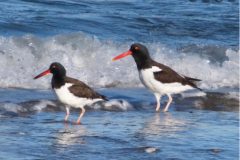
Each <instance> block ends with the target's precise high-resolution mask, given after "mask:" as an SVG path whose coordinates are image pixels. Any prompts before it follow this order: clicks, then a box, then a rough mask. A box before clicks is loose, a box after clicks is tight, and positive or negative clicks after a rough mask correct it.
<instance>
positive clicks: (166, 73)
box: [113, 43, 201, 112]
mask: <svg viewBox="0 0 240 160" xmlns="http://www.w3.org/2000/svg"><path fill="white" fill-rule="evenodd" d="M128 55H132V56H133V58H134V60H135V62H136V64H137V68H138V72H139V78H140V80H141V82H142V83H143V85H144V86H145V87H146V88H148V89H149V90H150V91H152V92H153V94H154V95H155V97H156V100H157V107H156V111H160V101H161V97H162V95H165V94H166V95H167V96H168V98H169V100H168V103H167V104H166V107H165V108H164V112H166V111H168V108H169V106H170V104H171V102H172V96H171V95H172V94H176V93H180V92H183V91H186V90H190V89H199V90H201V89H200V88H198V87H197V85H196V84H195V82H197V81H201V80H200V79H196V78H191V77H187V76H184V75H181V74H179V73H177V72H175V71H174V70H173V69H171V68H170V67H168V66H166V65H163V64H161V63H158V62H156V61H154V60H153V59H152V58H151V57H150V55H149V52H148V49H147V48H146V47H145V46H144V45H142V44H139V43H135V44H133V45H131V48H130V50H129V51H127V52H124V53H122V54H120V55H118V56H116V57H115V58H113V61H115V60H118V59H121V58H123V57H126V56H128Z"/></svg>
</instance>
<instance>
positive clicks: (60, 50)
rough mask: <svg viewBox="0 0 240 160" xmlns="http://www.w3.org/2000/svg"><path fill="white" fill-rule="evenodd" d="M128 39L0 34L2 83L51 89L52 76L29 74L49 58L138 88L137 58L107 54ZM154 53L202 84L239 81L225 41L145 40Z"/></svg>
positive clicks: (80, 73) (98, 81)
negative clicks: (170, 43)
mask: <svg viewBox="0 0 240 160" xmlns="http://www.w3.org/2000/svg"><path fill="white" fill-rule="evenodd" d="M131 43H132V42H128V43H125V44H118V43H117V42H112V41H107V40H100V39H98V38H96V37H91V36H87V35H85V34H83V33H72V34H67V35H57V36H52V37H47V38H39V37H36V36H33V35H25V36H23V37H3V36H1V37H0V87H3V88H5V87H6V88H7V87H19V88H35V89H36V88H38V89H40V88H41V89H46V88H50V79H51V76H48V77H44V78H41V79H38V80H33V77H34V76H35V75H37V74H38V73H40V72H42V71H43V70H46V69H47V68H48V67H49V65H50V63H52V62H54V61H57V62H60V63H62V64H63V65H64V66H65V67H66V69H67V74H68V76H72V77H75V78H77V79H80V80H81V81H84V82H85V83H87V84H89V85H90V86H92V87H128V86H131V87H139V86H141V83H140V81H139V78H138V73H137V70H136V66H135V62H134V60H133V58H131V57H128V58H125V59H122V60H120V61H116V62H112V61H111V59H112V58H113V57H114V56H116V55H118V54H120V53H122V52H123V51H126V50H127V49H128V48H129V46H130V45H131ZM145 45H146V46H147V47H148V48H149V50H150V53H151V55H152V57H153V58H154V59H155V60H156V61H158V62H160V63H164V64H166V65H169V66H171V67H172V68H173V69H175V70H176V71H178V72H180V73H181V74H185V75H189V76H192V77H195V78H199V79H202V80H203V81H202V82H201V83H200V87H201V88H204V89H218V88H221V87H229V88H238V86H239V53H240V52H239V49H238V48H230V47H223V46H205V45H189V46H183V47H182V48H169V47H166V46H164V45H162V44H160V43H149V44H145Z"/></svg>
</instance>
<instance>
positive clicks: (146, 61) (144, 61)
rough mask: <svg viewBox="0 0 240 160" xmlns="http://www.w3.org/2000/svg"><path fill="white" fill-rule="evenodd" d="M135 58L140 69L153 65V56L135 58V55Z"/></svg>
mask: <svg viewBox="0 0 240 160" xmlns="http://www.w3.org/2000/svg"><path fill="white" fill-rule="evenodd" d="M134 60H135V62H136V64H137V68H138V70H141V69H146V68H149V67H151V61H152V59H151V58H135V57H134Z"/></svg>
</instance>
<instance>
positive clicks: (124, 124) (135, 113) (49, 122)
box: [0, 89, 239, 160]
mask: <svg viewBox="0 0 240 160" xmlns="http://www.w3.org/2000/svg"><path fill="white" fill-rule="evenodd" d="M99 91H100V92H101V93H104V94H105V95H107V96H108V97H109V99H110V101H112V102H113V101H120V99H122V102H120V103H119V104H118V103H116V102H115V105H112V106H111V107H108V108H107V109H106V108H104V107H103V106H104V105H103V106H102V107H100V108H95V109H94V107H90V108H88V111H87V112H86V114H85V116H84V117H83V119H82V125H74V124H73V123H72V122H73V121H75V120H76V119H77V116H78V110H74V111H73V112H72V114H71V116H70V122H69V123H64V122H63V117H64V115H65V112H64V107H63V106H61V105H60V104H58V103H57V102H56V101H55V97H54V96H53V94H52V92H51V91H49V90H44V91H43V90H22V89H1V90H0V94H1V93H3V92H4V93H5V95H6V97H8V98H4V97H3V98H0V100H1V104H0V115H1V116H0V119H1V121H0V126H1V127H0V135H1V136H0V144H1V148H0V159H5V158H6V157H8V158H9V159H36V158H37V159H79V158H81V159H179V160H181V159H192V158H193V159H196V160H198V159H199V160H200V159H229V160H230V159H231V160H233V159H238V158H237V157H238V151H239V148H238V142H239V137H238V125H239V115H238V101H236V102H235V104H234V103H230V102H231V101H232V99H231V98H230V99H229V98H227V96H225V97H226V98H225V101H226V104H225V105H224V106H221V105H215V106H213V104H212V103H211V102H212V101H213V102H214V101H216V99H222V98H223V97H224V96H222V97H221V96H219V95H218V94H216V93H207V94H208V95H212V96H213V95H214V96H215V99H214V100H212V98H207V97H195V98H193V99H192V98H191V97H188V98H182V96H180V95H177V96H175V97H174V100H175V101H174V103H173V104H172V106H171V107H170V111H169V112H167V113H163V112H160V113H156V112H155V111H154V108H155V100H154V98H153V96H152V94H151V93H149V92H148V91H146V90H145V89H99ZM30 95H31V96H30ZM11 96H14V97H18V101H16V100H14V99H13V100H12V101H11ZM47 97H48V98H47ZM116 98H117V99H118V100H116ZM24 99H26V100H25V101H24ZM125 101H128V102H129V103H130V104H127V105H123V102H125ZM199 101H205V102H208V103H205V106H202V107H200V106H199V103H197V102H199ZM228 101H229V103H227V102H228ZM165 102H166V99H165V98H163V103H162V105H164V103H165ZM126 103H127V102H126ZM202 104H204V103H202ZM206 104H210V105H208V106H207V105H206ZM19 106H22V108H21V107H19ZM14 108H17V109H15V110H14Z"/></svg>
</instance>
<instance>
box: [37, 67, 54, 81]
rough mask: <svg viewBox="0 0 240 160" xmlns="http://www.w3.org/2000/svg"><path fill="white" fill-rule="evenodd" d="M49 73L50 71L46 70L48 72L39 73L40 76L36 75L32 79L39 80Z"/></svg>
mask: <svg viewBox="0 0 240 160" xmlns="http://www.w3.org/2000/svg"><path fill="white" fill-rule="evenodd" d="M49 73H51V71H50V70H49V69H48V70H46V71H44V72H42V73H40V74H39V75H37V76H36V77H34V79H38V78H40V77H42V76H45V75H47V74H49Z"/></svg>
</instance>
